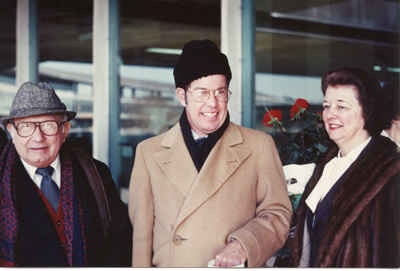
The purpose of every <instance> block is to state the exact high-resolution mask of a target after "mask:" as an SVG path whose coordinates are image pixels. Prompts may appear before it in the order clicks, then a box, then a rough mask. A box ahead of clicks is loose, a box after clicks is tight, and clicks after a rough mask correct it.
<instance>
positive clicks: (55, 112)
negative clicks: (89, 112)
mask: <svg viewBox="0 0 400 271" xmlns="http://www.w3.org/2000/svg"><path fill="white" fill-rule="evenodd" d="M29 111H30V112H20V113H17V114H15V115H13V116H7V117H3V118H1V119H0V120H1V123H3V125H4V126H7V124H8V123H9V122H10V121H11V120H13V119H18V118H26V117H34V116H41V115H66V116H67V121H70V120H72V119H74V118H75V116H76V112H74V111H66V110H52V111H48V110H47V111H46V112H44V111H43V110H36V112H35V110H33V111H32V109H30V110H29Z"/></svg>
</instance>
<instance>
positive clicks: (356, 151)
mask: <svg viewBox="0 0 400 271" xmlns="http://www.w3.org/2000/svg"><path fill="white" fill-rule="evenodd" d="M370 141H371V137H368V138H367V140H365V141H364V142H362V143H361V144H359V145H358V146H357V147H355V148H354V149H352V150H351V151H350V152H349V153H348V154H347V155H346V156H342V154H341V152H340V150H339V151H338V154H337V158H338V159H343V160H349V161H350V160H355V159H356V158H357V157H358V156H359V155H360V153H361V152H362V150H363V149H364V148H365V146H367V145H368V143H369V142H370Z"/></svg>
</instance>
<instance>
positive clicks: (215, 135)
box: [179, 109, 230, 172]
mask: <svg viewBox="0 0 400 271" xmlns="http://www.w3.org/2000/svg"><path fill="white" fill-rule="evenodd" d="M229 122H230V121H229V113H228V114H227V115H226V119H225V121H224V123H223V124H222V126H221V127H219V128H218V129H217V130H216V131H215V132H212V133H211V134H208V137H207V138H206V139H205V141H204V143H202V144H201V145H200V144H198V143H196V141H195V140H194V138H193V134H192V128H191V127H190V124H189V121H188V119H187V116H186V110H185V109H184V110H183V112H182V115H181V118H180V119H179V124H180V126H181V131H182V135H183V139H184V141H185V144H186V147H187V148H188V150H189V153H190V156H191V157H192V160H193V163H194V165H195V166H196V168H197V171H198V172H200V170H201V168H202V166H203V164H204V162H205V161H206V159H207V157H208V154H209V153H210V151H211V150H212V148H213V147H214V146H215V144H216V143H217V141H218V140H219V139H220V138H221V136H222V135H223V134H224V132H225V130H226V128H228V125H229Z"/></svg>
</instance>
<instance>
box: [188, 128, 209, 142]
mask: <svg viewBox="0 0 400 271" xmlns="http://www.w3.org/2000/svg"><path fill="white" fill-rule="evenodd" d="M192 135H193V139H194V141H196V140H197V139H200V138H207V137H208V135H206V136H200V135H198V134H197V133H196V132H195V131H193V130H192Z"/></svg>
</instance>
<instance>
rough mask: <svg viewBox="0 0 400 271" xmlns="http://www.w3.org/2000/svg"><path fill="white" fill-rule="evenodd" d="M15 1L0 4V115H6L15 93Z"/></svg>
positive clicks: (10, 0) (8, 0)
mask: <svg viewBox="0 0 400 271" xmlns="http://www.w3.org/2000/svg"><path fill="white" fill-rule="evenodd" d="M16 6H17V4H16V1H15V0H4V1H1V4H0V7H1V8H0V27H1V32H0V33H1V34H0V35H1V42H0V96H1V99H0V117H3V116H6V115H8V113H9V112H10V105H11V102H12V99H13V98H14V95H15V89H14V87H12V86H13V85H15V64H16V53H15V52H16V51H15V48H16V40H15V33H16V23H15V22H16Z"/></svg>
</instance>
